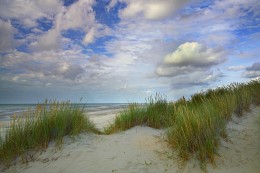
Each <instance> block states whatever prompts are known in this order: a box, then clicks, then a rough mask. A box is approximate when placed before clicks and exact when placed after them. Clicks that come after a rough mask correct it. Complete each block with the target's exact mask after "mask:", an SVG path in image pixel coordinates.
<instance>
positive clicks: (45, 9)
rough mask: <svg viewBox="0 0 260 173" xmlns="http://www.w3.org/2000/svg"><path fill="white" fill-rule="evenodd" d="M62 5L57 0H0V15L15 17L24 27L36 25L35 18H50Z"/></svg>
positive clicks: (6, 17)
mask: <svg viewBox="0 0 260 173" xmlns="http://www.w3.org/2000/svg"><path fill="white" fill-rule="evenodd" d="M61 7H62V4H61V1H59V0H46V1H45V0H28V1H20V0H8V1H0V16H1V17H2V18H5V19H10V18H12V19H16V20H18V21H19V22H20V23H21V24H22V25H25V26H26V27H35V26H37V19H39V18H43V17H45V18H49V19H51V18H52V17H53V15H55V14H56V13H57V12H58V11H59V10H60V9H61Z"/></svg>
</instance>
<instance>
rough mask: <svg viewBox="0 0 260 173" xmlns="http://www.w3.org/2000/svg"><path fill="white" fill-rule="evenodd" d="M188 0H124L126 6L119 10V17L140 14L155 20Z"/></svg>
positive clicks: (130, 16) (163, 16)
mask: <svg viewBox="0 0 260 173" xmlns="http://www.w3.org/2000/svg"><path fill="white" fill-rule="evenodd" d="M188 1H189V0H163V1H162V0H126V1H125V2H126V4H127V6H126V8H124V9H123V10H121V11H120V16H121V18H135V17H137V16H138V15H141V16H142V17H144V18H145V19H149V20H157V19H163V18H167V17H169V16H171V15H172V14H173V13H174V12H175V11H176V10H178V9H179V8H181V7H182V6H183V5H184V4H186V3H187V2H188Z"/></svg>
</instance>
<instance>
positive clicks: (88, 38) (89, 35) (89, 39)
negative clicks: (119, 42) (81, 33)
mask: <svg viewBox="0 0 260 173" xmlns="http://www.w3.org/2000/svg"><path fill="white" fill-rule="evenodd" d="M95 33H96V31H95V29H94V28H91V29H90V30H89V31H88V33H87V34H86V35H85V37H84V40H83V43H84V44H86V45H87V44H89V43H92V42H94V39H95Z"/></svg>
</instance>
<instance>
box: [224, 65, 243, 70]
mask: <svg viewBox="0 0 260 173" xmlns="http://www.w3.org/2000/svg"><path fill="white" fill-rule="evenodd" d="M245 68H246V67H245V66H243V65H237V66H229V67H228V68H227V69H228V70H229V71H240V70H244V69H245Z"/></svg>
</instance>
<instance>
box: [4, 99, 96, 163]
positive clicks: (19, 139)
mask: <svg viewBox="0 0 260 173" xmlns="http://www.w3.org/2000/svg"><path fill="white" fill-rule="evenodd" d="M80 132H94V133H100V132H99V130H98V129H97V128H96V127H95V125H94V124H93V123H92V122H91V121H90V120H89V119H88V118H87V117H85V115H84V110H83V108H82V107H80V106H78V105H73V104H70V103H69V102H55V101H53V102H52V101H50V102H47V101H46V102H45V104H39V105H37V107H36V109H35V110H34V111H33V112H32V111H28V112H25V113H24V115H23V116H22V117H16V116H15V115H14V117H13V118H12V120H11V122H10V127H9V129H7V131H6V133H5V136H4V137H3V138H0V165H1V166H2V167H8V166H10V165H11V164H12V162H13V161H15V160H17V159H18V158H19V159H21V160H22V161H23V162H28V161H29V160H32V159H33V157H34V155H35V153H36V152H37V151H39V150H43V149H45V148H47V147H48V144H49V142H50V141H52V140H55V141H56V144H57V145H60V144H62V139H63V137H64V136H65V135H72V136H73V135H77V134H79V133H80Z"/></svg>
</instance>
